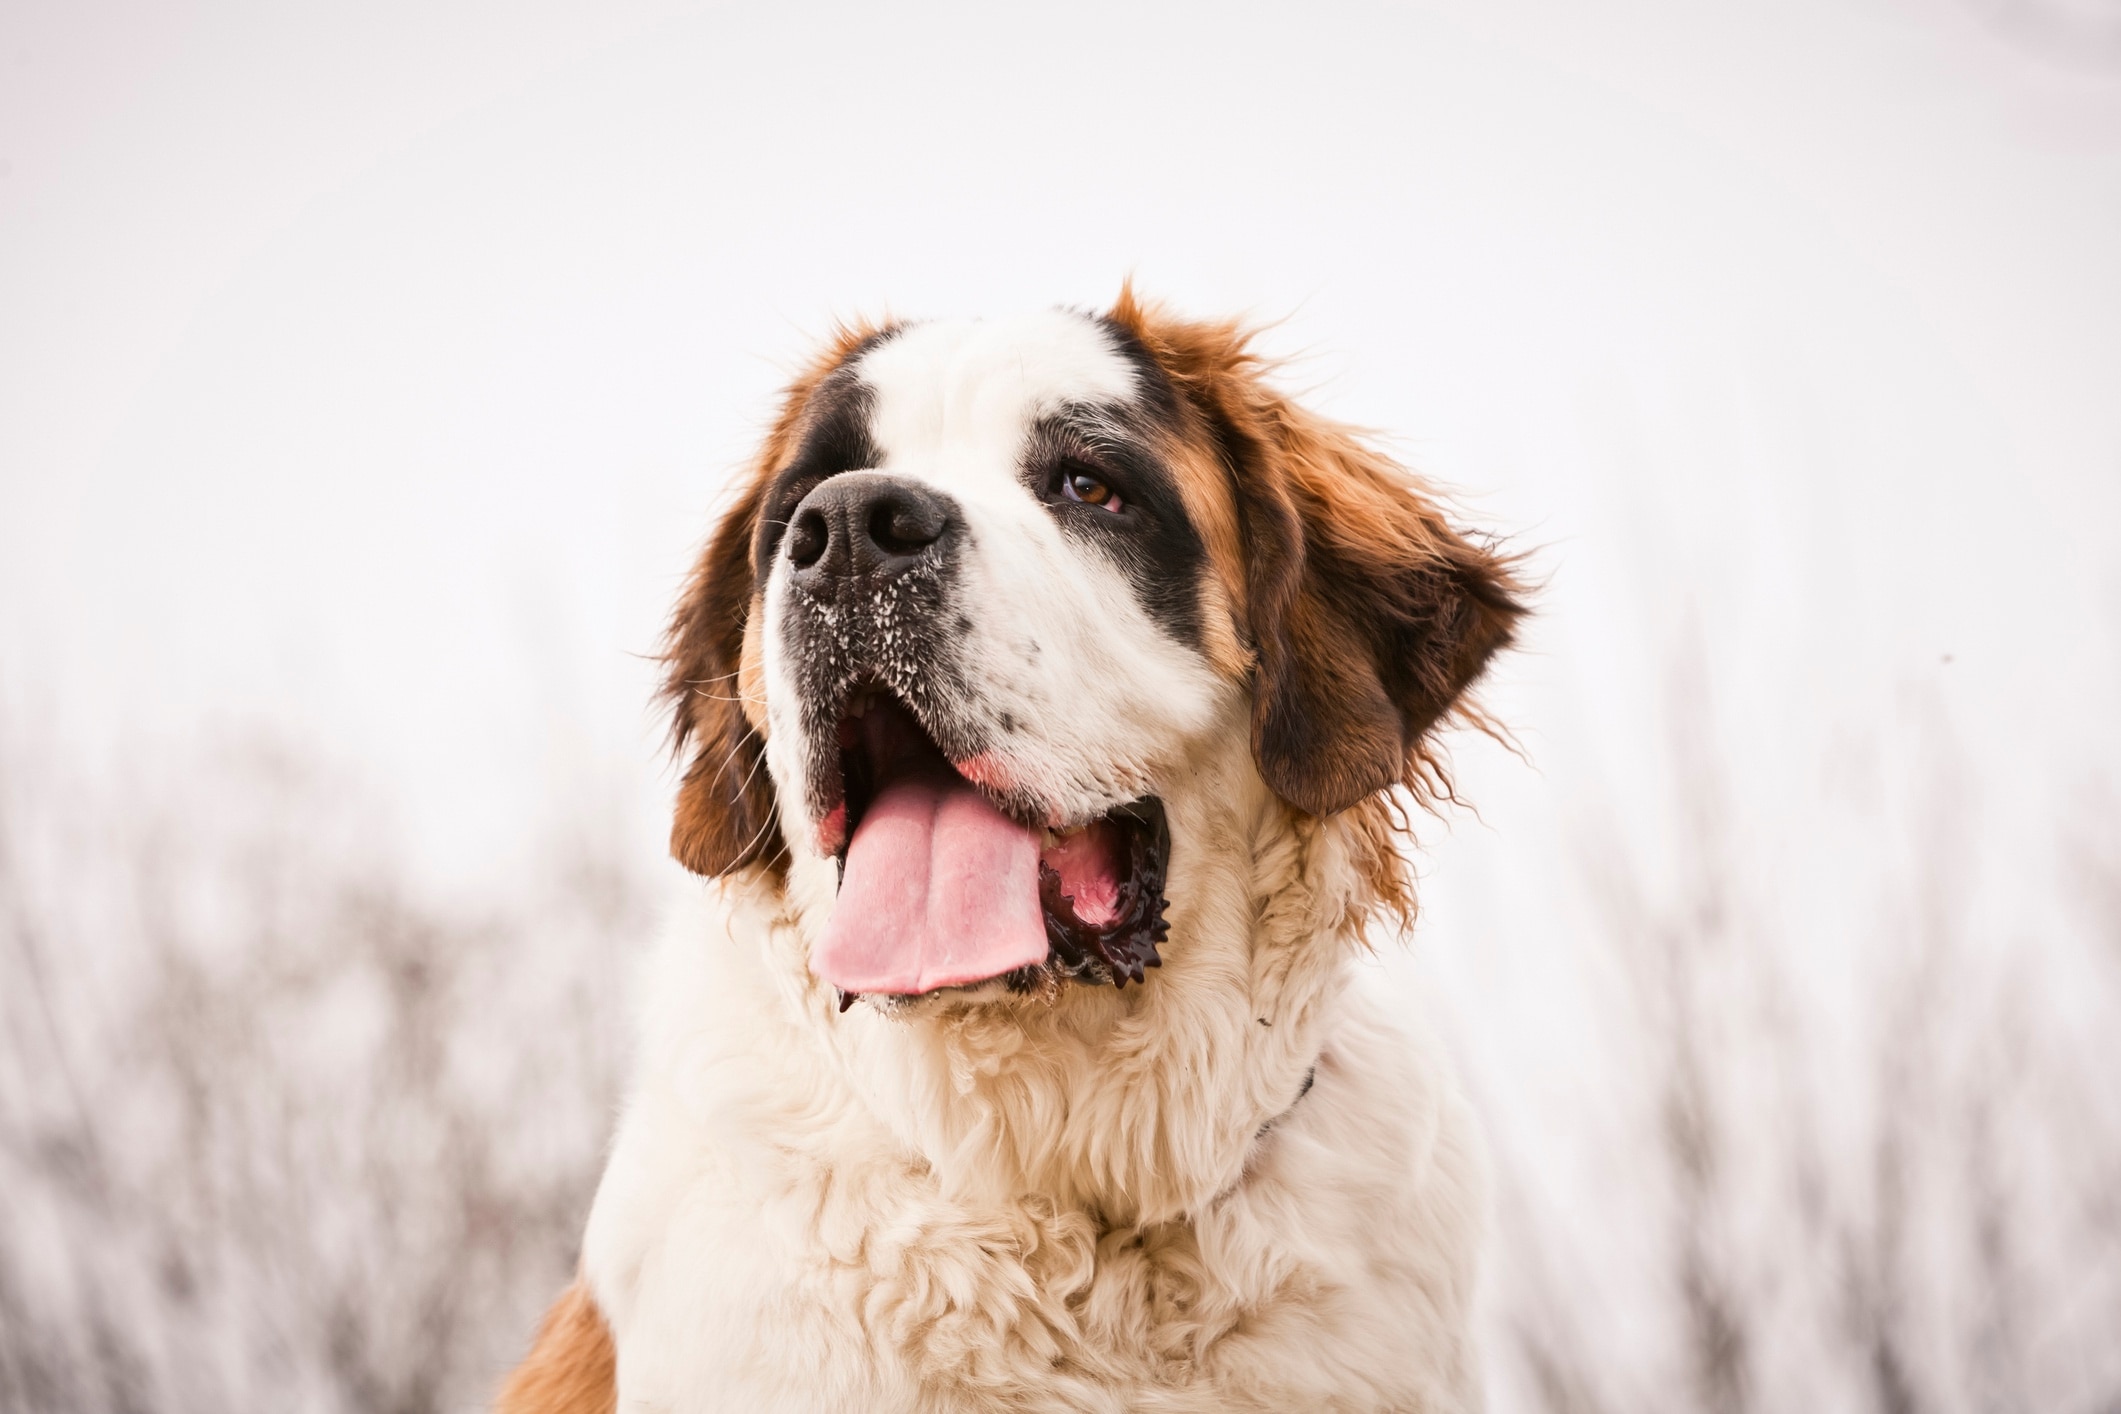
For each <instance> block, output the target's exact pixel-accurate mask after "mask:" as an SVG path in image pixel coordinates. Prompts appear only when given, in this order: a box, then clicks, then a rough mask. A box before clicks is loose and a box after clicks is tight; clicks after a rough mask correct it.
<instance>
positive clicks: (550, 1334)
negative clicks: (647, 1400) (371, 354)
mask: <svg viewBox="0 0 2121 1414" xmlns="http://www.w3.org/2000/svg"><path fill="white" fill-rule="evenodd" d="M618 1403H619V1383H618V1355H617V1352H616V1351H615V1350H613V1348H612V1344H611V1330H610V1328H609V1327H608V1326H606V1325H605V1324H604V1314H603V1312H601V1311H599V1310H597V1303H596V1298H595V1297H593V1296H591V1295H590V1294H589V1288H588V1287H586V1286H584V1285H583V1284H582V1283H581V1282H579V1281H577V1282H576V1283H575V1284H574V1285H573V1286H570V1287H568V1288H567V1290H566V1291H565V1292H563V1293H561V1296H560V1299H559V1300H557V1301H555V1302H553V1303H552V1309H551V1310H550V1311H547V1312H546V1313H545V1321H544V1324H543V1325H541V1326H539V1327H538V1338H537V1340H536V1341H535V1342H533V1343H532V1345H531V1347H530V1354H529V1355H527V1356H525V1357H524V1359H523V1363H522V1364H521V1365H518V1366H517V1367H516V1371H515V1373H514V1374H512V1375H510V1376H509V1377H508V1383H507V1384H505V1385H503V1386H502V1387H501V1395H500V1398H498V1399H496V1400H495V1401H494V1405H493V1407H494V1414H612V1411H613V1410H615V1409H617V1408H618Z"/></svg>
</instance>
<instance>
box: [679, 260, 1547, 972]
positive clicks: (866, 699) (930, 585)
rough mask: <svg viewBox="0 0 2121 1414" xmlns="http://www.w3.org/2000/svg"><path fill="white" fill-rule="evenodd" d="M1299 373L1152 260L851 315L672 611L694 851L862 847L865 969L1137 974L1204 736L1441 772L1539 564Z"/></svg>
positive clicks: (1297, 807)
mask: <svg viewBox="0 0 2121 1414" xmlns="http://www.w3.org/2000/svg"><path fill="white" fill-rule="evenodd" d="M1265 372H1266V370H1265V369H1264V367H1263V365H1262V363H1261V361H1260V360H1259V359H1258V358H1257V356H1255V355H1254V354H1253V353H1252V352H1250V350H1249V348H1248V345H1247V338H1246V335H1245V332H1244V331H1243V330H1242V329H1241V328H1239V327H1238V326H1236V325H1234V324H1206V323H1194V322H1187V321H1182V320H1178V319H1175V318H1172V317H1170V316H1168V315H1166V314H1164V313H1163V312H1161V311H1160V310H1157V309H1154V308H1145V307H1144V306H1142V305H1140V304H1138V303H1137V302H1136V301H1135V300H1134V299H1133V298H1132V296H1131V295H1130V294H1127V293H1123V294H1122V296H1121V298H1120V301H1119V303H1118V304H1117V305H1116V306H1115V307H1114V308H1113V310H1112V311H1111V312H1110V313H1108V314H1106V315H1104V316H1102V317H1092V316H1086V315H1080V314H1075V313H1066V312H1054V313H1050V314H1044V315H1038V316H1034V317H1030V318H1024V319H1016V320H1010V321H1000V322H979V323H950V324H941V323H939V324H914V325H891V326H886V327H881V328H865V329H860V330H853V331H848V332H845V333H843V334H842V335H841V336H840V337H839V338H838V339H837V340H835V341H834V342H833V344H832V345H831V347H829V348H828V349H827V350H826V351H825V352H824V353H823V354H822V356H821V357H820V358H819V359H818V360H817V361H816V363H815V364H814V365H813V366H812V367H811V368H810V369H809V370H808V371H807V372H806V373H805V374H804V375H803V376H801V377H800V378H798V379H797V380H796V382H795V384H794V385H793V387H792V388H791V389H790V390H789V393H788V395H787V400H786V403H785V405H784V407H783V409H782V411H781V415H780V417H779V419H778V421H777V423H776V424H775V426H774V428H773V430H772V432H771V434H770V435H769V436H768V438H767V440H766V444H765V447H764V448H763V450H762V452H761V454H760V456H759V458H758V460H757V462H756V464H755V465H754V467H753V468H752V471H751V474H750V476H749V478H748V479H747V480H746V481H745V482H744V483H743V484H742V486H741V489H740V494H739V495H738V498H737V500H736V502H735V504H734V506H733V507H732V508H731V509H730V510H729V512H728V513H727V514H726V515H725V517H724V518H723V520H722V522H721V524H720V526H719V528H718V529H717V530H716V532H715V534H714V536H713V539H712V541H711V543H710V544H709V546H708V548H707V551H706V554H705V556H704V557H703V558H702V560H701V562H700V564H699V567H698V569H697V570H696V571H695V573H694V575H693V578H692V580H691V583H690V585H689V586H688V588H687V591H686V593H685V595H684V598H683V601H682V603H681V604H680V606H679V609H678V612H677V616H676V619H675V621H674V623H673V625H672V629H671V636H670V640H669V645H668V662H669V680H668V691H669V694H670V698H671V701H672V703H673V705H674V708H675V713H676V727H675V733H676V741H677V744H678V748H679V750H680V751H681V753H684V754H685V755H686V757H687V762H686V769H685V774H684V780H683V784H682V786H681V788H680V790H679V795H678V805H677V818H676V825H675V828H674V830H673V832H672V839H671V843H672V850H673V852H674V853H675V855H676V856H677V858H678V859H679V861H680V862H682V863H683V864H684V865H685V866H686V867H688V868H690V869H692V870H694V871H696V872H698V873H701V874H707V875H722V874H728V873H731V872H733V871H737V870H741V869H746V868H754V867H755V868H762V869H765V870H768V871H771V872H773V873H775V874H781V875H785V873H786V872H787V871H788V870H789V869H791V868H796V869H802V870H818V869H834V868H836V869H837V871H838V885H837V898H836V901H835V902H834V904H833V906H832V908H831V911H830V916H829V918H828V919H827V920H826V922H825V923H824V926H823V928H822V931H821V932H820V933H819V935H818V936H817V937H816V938H815V939H814V940H813V942H812V946H811V957H810V964H811V967H812V969H813V970H814V971H815V972H816V973H817V974H818V975H819V976H821V977H823V978H824V979H825V980H827V981H829V982H831V983H832V984H834V985H835V986H837V987H838V988H839V989H840V990H841V992H842V993H843V995H846V996H849V997H851V996H854V995H870V996H876V997H895V998H902V997H908V996H917V995H924V994H928V993H931V992H935V991H938V990H941V989H946V988H948V989H972V990H975V991H976V990H981V989H984V990H987V991H1000V992H1006V991H1008V990H1012V989H1013V990H1017V991H1022V990H1026V989H1029V988H1032V987H1040V988H1043V987H1044V986H1045V985H1046V984H1047V983H1050V982H1052V981H1055V980H1073V981H1078V982H1090V983H1099V984H1113V985H1120V986H1124V985H1125V984H1126V983H1127V982H1129V981H1134V982H1140V981H1142V980H1144V969H1145V968H1147V967H1153V966H1156V965H1157V963H1158V961H1159V956H1158V947H1159V944H1160V943H1162V942H1163V941H1164V931H1165V923H1164V916H1163V914H1164V908H1165V905H1166V900H1165V897H1164V893H1165V887H1166V878H1167V868H1168V866H1169V863H1170V856H1171V853H1172V851H1173V850H1174V848H1175V849H1178V850H1180V851H1183V850H1185V849H1186V848H1187V844H1188V842H1187V841H1186V840H1185V839H1184V838H1183V836H1182V835H1181V837H1180V838H1177V839H1175V840H1174V838H1173V824H1172V820H1171V817H1170V815H1169V813H1168V812H1167V811H1166V809H1165V807H1164V801H1165V799H1166V797H1167V796H1169V794H1170V793H1171V792H1172V791H1173V790H1183V789H1185V788H1186V783H1185V781H1184V780H1183V779H1182V778H1183V777H1184V776H1185V775H1186V773H1187V772H1188V770H1189V769H1190V768H1189V764H1188V763H1189V762H1192V761H1194V760H1195V759H1197V757H1198V754H1199V752H1200V749H1201V748H1202V746H1203V744H1204V743H1212V740H1213V739H1215V738H1217V737H1223V738H1231V737H1235V738H1237V739H1239V740H1243V739H1244V737H1245V736H1246V726H1245V724H1246V723H1249V733H1248V735H1249V741H1248V750H1247V751H1246V753H1245V755H1246V756H1247V757H1248V759H1249V762H1250V763H1251V764H1250V768H1251V769H1253V770H1256V772H1257V777H1258V779H1259V780H1260V781H1262V782H1264V784H1265V786H1266V787H1268V788H1270V789H1271V790H1272V792H1273V793H1274V794H1275V795H1276V796H1278V797H1279V798H1280V800H1281V801H1282V802H1285V804H1286V806H1287V807H1288V808H1289V809H1291V810H1293V811H1295V812H1299V813H1301V814H1304V815H1309V816H1314V817H1325V816H1331V815H1334V814H1337V813H1339V812H1343V811H1347V810H1349V809H1351V808H1357V807H1362V808H1374V807H1376V806H1377V805H1378V804H1379V802H1380V800H1381V797H1382V795H1383V793H1384V792H1386V791H1388V790H1389V789H1390V788H1391V787H1393V786H1394V785H1396V784H1401V783H1407V784H1411V785H1416V786H1417V787H1418V786H1419V785H1420V783H1421V781H1422V779H1423V775H1424V772H1425V771H1426V770H1427V769H1428V767H1429V765H1430V764H1431V762H1430V758H1429V756H1428V754H1427V738H1428V735H1429V733H1430V732H1431V730H1432V729H1433V728H1434V727H1435V726H1436V725H1437V724H1438V723H1439V721H1441V720H1442V719H1443V718H1444V717H1445V716H1446V714H1448V713H1450V712H1451V711H1452V710H1453V708H1454V706H1457V705H1459V704H1460V702H1461V698H1462V695H1463V694H1464V693H1465V691H1466V690H1467V688H1468V686H1469V685H1470V684H1471V683H1472V682H1473V680H1474V679H1475V678H1476V677H1477V676H1478V675H1479V674H1480V672H1481V670H1482V668H1483V667H1484V665H1485V664H1486V663H1487V661H1488V660H1489V658H1490V657H1491V656H1492V655H1493V654H1494V653H1495V652H1496V650H1497V649H1499V648H1501V647H1502V646H1503V645H1504V644H1505V643H1506V642H1508V640H1509V638H1510V635H1511V630H1512V625H1513V623H1514V621H1515V620H1516V618H1517V617H1518V615H1519V613H1520V609H1519V605H1518V602H1517V597H1516V596H1517V591H1516V586H1515V585H1514V583H1513V582H1512V579H1511V577H1510V574H1509V571H1508V567H1507V564H1506V562H1505V561H1503V560H1501V559H1500V558H1498V557H1497V556H1496V555H1495V554H1494V553H1493V552H1492V551H1491V550H1490V549H1489V548H1487V547H1485V546H1483V545H1480V544H1476V543H1474V542H1473V541H1471V540H1469V539H1468V538H1466V537H1465V536H1463V535H1461V534H1459V533H1458V532H1457V531H1455V530H1453V529H1452V528H1451V526H1450V525H1449V524H1447V523H1446V521H1445V519H1444V517H1443V515H1442V513H1441V511H1440V509H1439V508H1438V506H1437V504H1436V503H1435V501H1434V500H1433V498H1432V497H1431V496H1430V495H1429V494H1428V493H1427V492H1426V491H1425V490H1424V488H1422V487H1421V486H1420V485H1419V484H1418V483H1417V482H1415V481H1414V480H1413V479H1412V478H1410V477H1409V476H1408V475H1407V474H1406V473H1405V472H1403V471H1401V470H1400V469H1399V468H1397V467H1396V466H1394V465H1393V464H1391V463H1390V462H1389V461H1388V460H1387V459H1385V458H1384V457H1382V456H1381V455H1379V454H1378V453H1377V452H1375V451H1373V450H1371V449H1370V448H1368V447H1366V446H1365V445H1364V444H1363V443H1362V442H1361V441H1360V440H1359V439H1357V438H1356V437H1354V436H1352V435H1350V434H1349V433H1348V432H1347V431H1346V430H1345V429H1342V428H1340V427H1337V426H1335V425H1333V424H1331V423H1328V422H1326V421H1324V420H1322V419H1320V418H1317V417H1314V416H1312V415H1310V414H1309V413H1306V412H1304V411H1303V410H1302V409H1300V408H1298V407H1296V406H1295V405H1294V404H1293V403H1291V402H1290V401H1289V400H1288V399H1287V398H1286V397H1284V396H1283V395H1281V394H1280V393H1278V392H1276V391H1274V390H1273V389H1272V388H1271V387H1270V386H1268V384H1267V383H1266V382H1265V381H1264V378H1263V374H1264V373H1265ZM1172 945H1173V946H1178V947H1183V946H1184V939H1183V938H1182V937H1181V938H1178V939H1175V940H1173V942H1172ZM990 983H993V984H997V985H996V986H994V987H986V985H985V984H990Z"/></svg>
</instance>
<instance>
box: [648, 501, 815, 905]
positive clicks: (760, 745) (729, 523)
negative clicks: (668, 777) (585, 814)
mask: <svg viewBox="0 0 2121 1414" xmlns="http://www.w3.org/2000/svg"><path fill="white" fill-rule="evenodd" d="M764 497H765V482H764V478H763V477H761V476H756V475H755V476H753V477H752V479H751V481H750V484H749V485H748V486H746V488H745V489H744V491H743V492H742V494H740V495H739V496H738V497H737V500H736V502H735V504H733V505H732V506H730V508H729V509H728V510H727V511H726V512H724V513H723V515H722V519H721V522H720V523H719V524H718V525H716V527H715V530H714V536H713V538H712V539H710V540H709V541H708V543H707V550H706V553H705V554H703V555H701V556H700V561H699V564H698V565H696V566H695V567H694V568H693V571H692V577H691V579H690V580H688V581H687V582H686V585H685V593H684V595H683V597H682V598H680V599H679V601H678V607H677V612H676V613H675V614H674V615H673V616H672V617H671V621H670V631H669V633H668V634H667V635H666V637H665V639H664V643H663V662H664V668H665V675H664V680H663V695H664V697H665V698H666V699H667V700H668V701H669V703H670V706H671V730H670V734H671V745H672V748H673V750H674V751H675V752H676V753H677V755H678V758H679V760H680V761H682V762H684V769H685V776H684V780H683V781H682V783H681V784H680V785H679V786H678V801H677V814H676V817H675V819H674V820H673V821H672V822H671V827H670V853H671V854H672V856H674V857H675V858H676V859H677V861H678V863H680V864H682V865H684V866H685V867H686V868H687V869H690V870H692V871H693V872H694V873H695V874H706V875H710V876H712V875H719V874H727V873H730V872H731V871H733V870H736V869H740V868H742V867H743V866H745V865H747V864H754V863H760V862H763V863H765V864H766V865H767V866H768V867H770V868H773V869H775V870H779V869H781V868H783V867H784V866H785V864H786V862H787V847H786V845H785V843H784V842H783V841H782V839H781V829H780V821H779V819H778V817H777V816H776V814H775V801H774V794H773V779H772V777H771V776H770V775H769V774H768V773H767V770H766V761H765V755H766V744H765V741H764V739H763V738H762V737H761V736H760V734H759V730H758V727H757V726H756V725H755V724H754V723H753V721H752V720H751V718H750V717H749V716H747V715H746V714H745V711H744V692H745V689H746V687H747V683H746V682H745V677H746V674H745V673H744V671H743V660H744V636H745V630H746V629H747V627H748V626H749V624H750V621H751V615H752V612H753V609H754V607H755V603H754V600H755V589H754V584H753V579H752V568H751V565H752V559H751V543H752V537H753V535H754V533H755V532H756V530H757V527H758V518H759V504H760V502H761V501H762V500H763V499H764ZM688 753H689V757H688Z"/></svg>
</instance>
